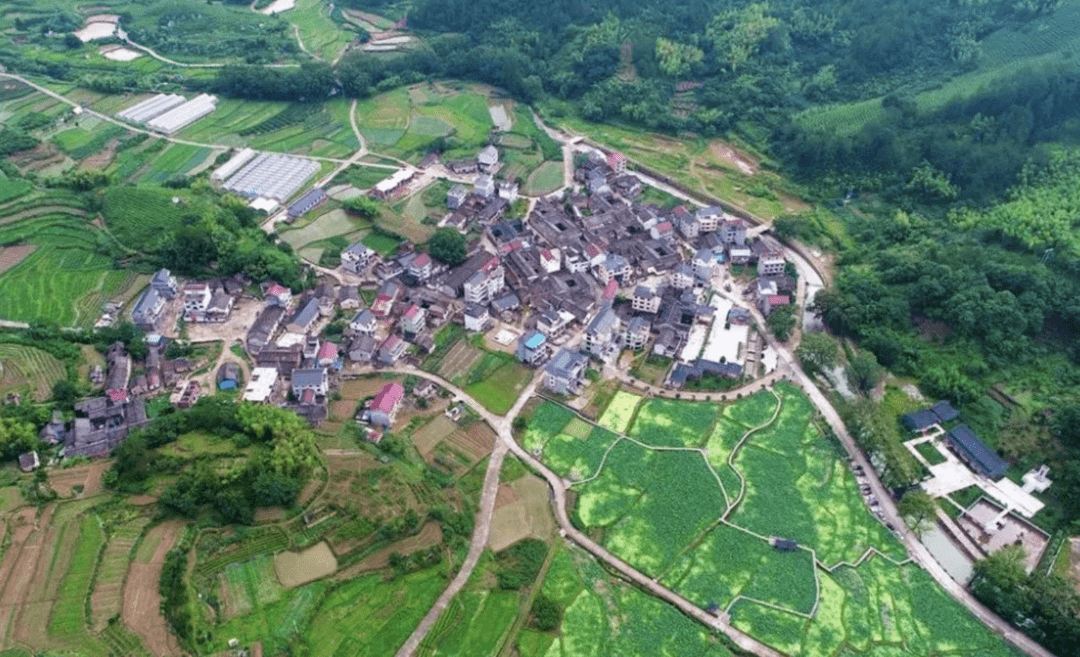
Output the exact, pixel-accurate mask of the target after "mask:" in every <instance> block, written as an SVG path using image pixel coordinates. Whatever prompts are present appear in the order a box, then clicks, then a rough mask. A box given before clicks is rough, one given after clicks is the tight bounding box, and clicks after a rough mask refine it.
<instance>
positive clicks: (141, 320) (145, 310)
mask: <svg viewBox="0 0 1080 657" xmlns="http://www.w3.org/2000/svg"><path fill="white" fill-rule="evenodd" d="M162 271H164V270H162ZM164 310H165V297H163V296H162V295H161V294H160V293H159V292H158V290H157V288H155V287H149V288H147V289H146V291H145V292H143V293H142V296H141V297H139V300H138V302H136V304H135V308H134V309H133V310H132V311H131V322H132V323H133V324H135V326H138V327H139V328H141V329H142V330H144V331H156V330H157V323H158V321H159V320H160V319H161V314H162V312H163V311H164Z"/></svg>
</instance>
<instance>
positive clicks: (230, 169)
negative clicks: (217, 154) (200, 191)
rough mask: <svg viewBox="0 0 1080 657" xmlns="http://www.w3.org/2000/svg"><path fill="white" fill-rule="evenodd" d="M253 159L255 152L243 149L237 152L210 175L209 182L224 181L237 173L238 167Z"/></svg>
mask: <svg viewBox="0 0 1080 657" xmlns="http://www.w3.org/2000/svg"><path fill="white" fill-rule="evenodd" d="M253 157H255V151H253V150H251V149H250V148H244V149H241V150H239V151H237V152H236V153H234V154H233V156H232V157H230V158H229V161H228V162H226V163H225V164H222V165H221V166H219V167H218V168H217V169H215V170H214V172H213V173H212V174H210V180H219V181H220V180H225V179H226V178H228V177H229V176H231V175H233V174H234V173H236V172H237V171H239V170H240V167H242V166H244V165H245V164H247V163H248V162H249V161H250V160H251V158H253Z"/></svg>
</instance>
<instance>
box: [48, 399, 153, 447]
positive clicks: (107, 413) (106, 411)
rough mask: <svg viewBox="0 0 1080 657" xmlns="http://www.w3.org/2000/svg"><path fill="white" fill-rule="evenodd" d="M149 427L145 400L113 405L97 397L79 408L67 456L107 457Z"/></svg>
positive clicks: (68, 444)
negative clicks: (133, 432)
mask: <svg viewBox="0 0 1080 657" xmlns="http://www.w3.org/2000/svg"><path fill="white" fill-rule="evenodd" d="M146 423H147V419H146V407H145V406H144V405H143V401H142V400H141V399H131V400H125V401H113V400H112V399H110V398H108V397H94V398H92V399H85V400H83V401H80V402H78V403H77V404H75V421H74V423H73V424H72V428H71V431H70V432H68V434H67V436H66V442H65V451H64V453H65V455H66V456H68V457H73V456H91V457H104V456H108V454H109V452H111V451H112V450H113V449H115V448H116V446H117V445H119V444H120V443H121V442H123V440H124V438H126V437H127V435H128V433H129V432H130V431H131V429H133V428H135V427H139V426H142V425H144V424H146Z"/></svg>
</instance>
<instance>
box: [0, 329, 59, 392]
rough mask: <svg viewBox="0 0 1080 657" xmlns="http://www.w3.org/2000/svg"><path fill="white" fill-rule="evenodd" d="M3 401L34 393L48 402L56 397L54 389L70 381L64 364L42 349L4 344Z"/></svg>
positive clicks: (0, 357)
mask: <svg viewBox="0 0 1080 657" xmlns="http://www.w3.org/2000/svg"><path fill="white" fill-rule="evenodd" d="M0 368H2V369H0V397H2V396H3V395H5V394H7V393H9V392H24V391H26V390H29V391H30V396H31V397H33V398H34V399H37V400H38V401H44V400H46V399H49V397H51V396H52V386H53V384H54V383H56V382H57V381H61V380H63V379H65V378H66V377H67V374H66V372H65V371H64V364H63V363H62V362H60V361H59V360H57V359H56V358H54V357H53V356H52V355H51V354H48V353H46V352H44V351H41V350H40V349H34V348H33V347H26V346H23V345H19V344H3V343H0Z"/></svg>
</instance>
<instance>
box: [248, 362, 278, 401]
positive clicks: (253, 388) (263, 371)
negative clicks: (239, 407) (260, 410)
mask: <svg viewBox="0 0 1080 657" xmlns="http://www.w3.org/2000/svg"><path fill="white" fill-rule="evenodd" d="M277 382H278V371H277V368H274V367H256V368H254V369H252V370H251V380H250V381H248V382H247V386H245V387H244V393H243V395H242V396H241V399H243V400H244V401H249V402H255V403H256V404H265V403H267V402H269V401H270V400H271V399H272V398H273V396H274V395H275V394H276V393H277Z"/></svg>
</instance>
